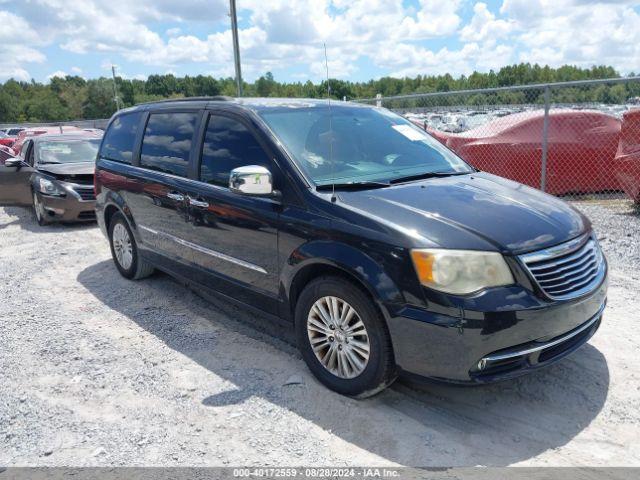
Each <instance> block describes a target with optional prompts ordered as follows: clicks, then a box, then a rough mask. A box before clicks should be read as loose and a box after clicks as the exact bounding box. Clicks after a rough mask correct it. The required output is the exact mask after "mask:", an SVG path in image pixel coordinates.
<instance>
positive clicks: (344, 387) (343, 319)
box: [295, 277, 396, 398]
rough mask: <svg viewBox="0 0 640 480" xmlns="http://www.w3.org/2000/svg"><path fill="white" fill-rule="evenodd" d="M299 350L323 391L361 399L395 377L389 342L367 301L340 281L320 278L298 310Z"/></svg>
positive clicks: (352, 286)
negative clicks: (331, 391)
mask: <svg viewBox="0 0 640 480" xmlns="http://www.w3.org/2000/svg"><path fill="white" fill-rule="evenodd" d="M295 322H296V337H297V341H298V348H299V349H300V352H301V354H302V357H303V358H304V360H305V362H306V363H307V365H308V367H309V369H310V370H311V371H312V372H313V374H314V375H315V376H316V378H318V380H320V382H322V383H323V384H324V385H325V386H327V387H328V388H330V389H331V390H334V391H336V392H338V393H341V394H343V395H348V396H352V397H358V398H365V397H369V396H372V395H375V394H376V393H378V392H380V391H381V390H383V389H384V388H386V387H387V386H389V385H390V384H391V383H393V381H394V380H395V377H396V368H395V364H394V359H393V351H392V347H391V339H390V338H389V333H388V331H387V329H386V326H385V324H384V320H383V318H382V316H381V315H380V313H379V311H378V310H377V308H376V307H375V305H374V303H373V301H372V300H371V298H370V297H369V296H368V295H366V294H365V293H364V292H363V291H362V290H361V289H360V288H358V287H357V286H356V285H355V284H353V283H351V282H348V281H346V280H343V279H342V278H339V277H321V278H318V279H316V280H314V281H312V282H311V283H310V284H309V285H307V287H306V288H305V289H304V290H303V291H302V293H301V294H300V297H299V299H298V302H297V304H296V312H295Z"/></svg>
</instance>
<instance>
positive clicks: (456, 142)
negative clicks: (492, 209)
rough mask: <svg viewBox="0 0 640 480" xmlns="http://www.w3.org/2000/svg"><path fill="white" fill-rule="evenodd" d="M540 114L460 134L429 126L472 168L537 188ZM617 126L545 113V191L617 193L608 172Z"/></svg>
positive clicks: (594, 114) (602, 118)
mask: <svg viewBox="0 0 640 480" xmlns="http://www.w3.org/2000/svg"><path fill="white" fill-rule="evenodd" d="M543 125H544V111H542V110H535V111H530V112H522V113H514V114H512V115H507V116H504V117H501V118H498V119H496V120H493V121H491V122H489V123H486V124H485V125H482V126H480V127H476V128H474V129H472V130H469V131H466V132H463V133H457V134H456V133H448V132H441V131H438V130H433V129H429V128H427V131H428V132H429V133H431V135H433V136H434V137H435V138H437V139H438V140H440V141H441V142H442V143H444V144H445V145H447V146H448V147H449V148H451V149H452V150H454V151H455V152H456V153H457V154H458V155H460V156H461V157H462V158H464V159H465V160H467V161H468V162H469V163H471V164H472V165H473V166H475V167H476V168H478V169H480V170H484V171H486V172H490V173H494V174H496V175H500V176H501V177H506V178H509V179H511V180H515V181H517V182H520V183H524V184H527V185H530V186H532V187H534V188H540V185H541V184H540V182H541V178H540V177H541V174H540V172H541V166H542V133H543ZM620 128H621V122H620V120H618V119H617V118H615V117H612V116H610V115H607V114H605V113H602V112H598V111H593V110H553V111H551V112H550V113H549V130H548V135H549V143H548V154H547V180H546V189H545V191H546V192H547V193H551V194H554V195H562V194H568V193H596V192H603V191H612V190H620V182H619V180H618V176H616V175H613V174H612V171H611V167H612V163H613V160H614V158H615V156H616V151H617V149H618V141H619V139H620Z"/></svg>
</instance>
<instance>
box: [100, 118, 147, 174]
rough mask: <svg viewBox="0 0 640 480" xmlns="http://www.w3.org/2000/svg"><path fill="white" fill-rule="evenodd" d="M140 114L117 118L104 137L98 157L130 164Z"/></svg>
mask: <svg viewBox="0 0 640 480" xmlns="http://www.w3.org/2000/svg"><path fill="white" fill-rule="evenodd" d="M140 115H141V114H140V113H129V114H126V115H120V116H119V117H117V118H116V119H115V120H114V121H113V123H112V124H111V126H109V130H107V133H106V134H105V135H104V143H103V144H102V150H101V151H100V156H101V157H103V158H107V159H109V160H115V161H116V162H123V163H131V159H132V157H133V146H134V143H135V141H136V133H137V132H138V124H139V123H140Z"/></svg>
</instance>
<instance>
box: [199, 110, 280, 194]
mask: <svg viewBox="0 0 640 480" xmlns="http://www.w3.org/2000/svg"><path fill="white" fill-rule="evenodd" d="M247 165H260V166H263V167H267V168H270V167H271V161H270V160H269V157H268V156H267V154H266V153H265V151H264V150H263V149H262V147H261V146H260V144H259V143H258V141H257V140H256V138H255V137H254V136H253V134H252V133H251V132H250V131H249V129H247V127H245V126H244V125H243V124H242V123H240V122H238V121H237V120H234V119H232V118H228V117H221V116H216V115H211V117H209V122H208V124H207V131H206V133H205V137H204V142H203V145H202V163H201V165H200V180H202V181H203V182H207V183H211V184H214V185H220V186H224V187H228V186H229V174H230V172H231V170H233V169H234V168H237V167H243V166H247Z"/></svg>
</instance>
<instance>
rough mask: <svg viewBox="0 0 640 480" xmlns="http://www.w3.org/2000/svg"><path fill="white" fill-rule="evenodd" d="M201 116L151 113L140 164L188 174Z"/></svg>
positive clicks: (182, 174) (182, 175)
mask: <svg viewBox="0 0 640 480" xmlns="http://www.w3.org/2000/svg"><path fill="white" fill-rule="evenodd" d="M197 115H198V114H197V113H161V114H160V113H157V114H152V115H151V116H149V122H148V123H147V128H146V129H145V131H144V138H143V140H142V151H141V152H140V153H141V157H140V165H141V166H143V167H146V168H149V169H151V170H157V171H159V172H164V173H170V174H172V175H179V176H181V177H186V176H187V167H188V166H189V151H190V150H191V141H192V139H193V132H194V131H195V126H196V118H197Z"/></svg>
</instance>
